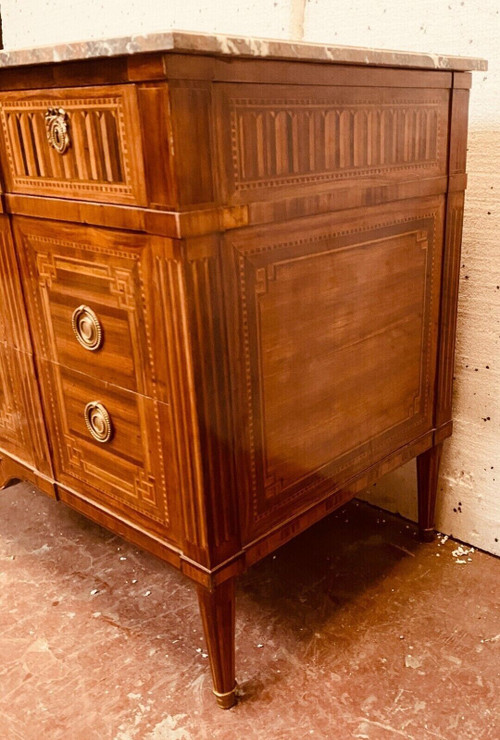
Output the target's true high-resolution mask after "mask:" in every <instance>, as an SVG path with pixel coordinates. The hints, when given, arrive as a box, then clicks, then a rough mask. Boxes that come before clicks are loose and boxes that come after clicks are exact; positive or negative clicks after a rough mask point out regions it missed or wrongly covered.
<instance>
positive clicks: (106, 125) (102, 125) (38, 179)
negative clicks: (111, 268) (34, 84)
mask: <svg viewBox="0 0 500 740" xmlns="http://www.w3.org/2000/svg"><path fill="white" fill-rule="evenodd" d="M0 117H1V120H2V128H3V139H4V145H3V153H2V158H3V162H2V169H3V172H4V176H5V184H6V189H7V191H8V192H13V193H26V194H35V195H50V196H56V197H60V198H71V199H79V200H90V201H100V202H104V203H125V204H134V205H144V204H145V203H146V195H145V183H144V168H143V162H142V146H141V127H140V121H139V113H138V106H137V93H136V89H135V87H134V86H133V85H110V86H106V87H92V88H87V87H82V88H71V89H70V88H68V89H56V90H50V91H48V90H47V91H43V92H40V91H38V92H26V93H5V94H3V95H1V96H0Z"/></svg>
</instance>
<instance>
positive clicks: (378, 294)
mask: <svg viewBox="0 0 500 740" xmlns="http://www.w3.org/2000/svg"><path fill="white" fill-rule="evenodd" d="M443 210H444V198H441V197H439V198H433V199H426V200H418V201H408V202H407V204H406V208H405V210H404V212H401V209H400V208H399V207H398V206H397V204H394V205H391V206H386V207H385V208H377V209H364V210H363V211H362V212H361V211H349V212H343V213H338V214H335V215H330V216H328V217H323V216H322V217H316V218H310V219H305V220H300V221H295V222H290V223H287V224H284V225H279V226H274V227H269V228H267V229H266V230H262V229H248V230H246V231H241V232H240V233H239V234H238V235H236V232H235V233H234V234H233V235H232V236H227V237H226V242H227V245H228V246H229V247H230V248H231V249H232V250H233V255H234V272H235V273H237V275H238V283H237V284H235V294H234V295H235V301H236V303H237V306H235V308H237V312H238V319H239V320H238V322H236V323H235V324H234V326H233V340H234V341H235V342H236V343H237V346H238V350H237V354H238V353H241V358H242V362H241V363H239V364H237V365H235V367H234V371H235V377H237V378H238V382H237V386H236V388H237V391H236V393H237V404H238V418H239V431H238V435H239V439H238V447H239V454H240V458H239V465H240V468H239V469H240V471H245V474H244V475H242V476H241V479H240V481H241V485H242V487H243V489H244V490H242V491H241V494H242V500H243V501H244V505H243V519H244V527H245V533H244V537H245V538H246V539H247V540H248V539H249V538H252V537H253V536H255V535H256V534H260V533H262V532H263V531H265V530H266V529H267V528H268V527H270V526H272V524H273V523H275V522H276V521H278V520H279V519H280V517H281V516H283V512H284V510H286V511H287V512H288V514H290V513H291V511H292V510H293V511H294V512H297V511H298V510H300V509H301V507H304V506H307V505H310V504H311V503H312V502H314V501H316V500H318V498H320V497H321V496H322V495H325V493H326V492H329V493H331V491H332V490H334V489H335V487H337V486H339V485H341V484H342V483H344V482H345V481H347V480H348V479H349V477H350V476H352V475H353V474H354V473H355V472H357V471H359V470H362V469H364V468H368V467H369V466H370V465H373V464H374V463H375V462H376V461H377V460H379V459H381V458H382V457H383V456H384V455H387V454H388V453H389V452H390V451H391V450H393V449H396V448H398V447H399V446H402V445H404V444H406V443H408V442H410V441H411V440H413V439H416V438H417V437H418V436H420V435H422V434H424V433H425V432H426V431H428V430H430V429H432V425H433V392H434V391H433V388H434V377H435V364H436V346H437V321H438V314H439V290H440V273H441V249H442V228H443V227H442V222H443Z"/></svg>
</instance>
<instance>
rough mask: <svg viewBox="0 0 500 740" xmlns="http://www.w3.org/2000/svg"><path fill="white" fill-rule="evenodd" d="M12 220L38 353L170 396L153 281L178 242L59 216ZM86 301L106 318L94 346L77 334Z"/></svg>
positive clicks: (146, 391)
mask: <svg viewBox="0 0 500 740" xmlns="http://www.w3.org/2000/svg"><path fill="white" fill-rule="evenodd" d="M13 222H14V227H15V234H16V242H17V245H18V249H19V253H20V258H21V261H22V269H23V279H24V281H25V285H26V286H27V290H26V297H27V301H28V308H29V312H30V318H31V321H32V326H33V327H34V328H35V331H34V335H35V336H34V341H35V345H36V349H37V352H38V353H39V355H40V356H41V357H43V358H45V359H48V360H52V361H54V362H58V363H61V364H63V365H67V366H69V367H72V368H75V369H78V370H81V371H83V372H87V373H88V374H89V375H94V376H96V377H98V378H102V379H103V380H107V381H109V382H110V383H113V384H115V385H118V386H121V387H123V388H127V389H130V390H133V391H137V392H139V393H143V394H145V395H148V396H154V397H156V398H159V399H160V400H164V401H166V400H168V389H167V384H168V381H167V376H168V372H169V371H168V369H167V362H166V351H165V346H164V344H163V343H162V340H161V339H160V334H159V332H158V331H157V329H158V326H157V325H156V323H155V316H154V314H155V312H156V311H157V306H156V303H157V301H156V298H157V296H156V295H155V292H154V290H153V285H154V284H155V283H156V282H157V281H156V278H155V277H154V275H155V273H156V272H157V269H158V268H157V262H156V260H157V258H160V257H161V256H163V257H166V256H168V254H170V253H171V241H170V240H168V239H162V238H160V237H149V236H145V235H143V234H133V233H127V232H121V231H112V230H109V229H108V230H106V229H96V228H90V227H85V226H83V225H74V224H62V223H57V222H52V221H37V220H35V219H23V218H14V219H13ZM80 306H85V307H87V308H88V309H90V310H91V311H92V312H93V314H94V315H95V317H96V319H97V321H98V323H99V326H100V330H101V343H100V346H99V347H98V348H97V349H95V350H89V349H87V348H85V347H84V346H82V344H81V343H80V342H79V341H78V340H77V337H76V336H75V333H74V329H73V321H72V318H73V314H74V312H75V310H77V309H78V308H79V307H80Z"/></svg>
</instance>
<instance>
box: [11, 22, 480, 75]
mask: <svg viewBox="0 0 500 740" xmlns="http://www.w3.org/2000/svg"><path fill="white" fill-rule="evenodd" d="M154 51H159V52H161V51H163V52H173V51H177V52H196V53H199V54H215V55H218V56H235V57H255V58H267V59H289V60H293V59H295V60H305V61H314V62H337V63H342V64H363V65H364V64H366V65H376V66H383V67H412V68H420V69H441V70H443V69H444V70H486V69H487V67H488V63H487V61H486V60H485V59H478V58H475V57H459V56H449V55H447V54H430V53H422V52H409V51H389V50H386V49H368V48H362V47H355V46H331V45H329V44H310V43H305V42H299V41H285V40H283V41H281V40H273V39H262V38H252V37H244V36H223V35H211V34H204V33H192V32H188V31H169V32H165V33H151V34H148V35H145V36H125V37H122V38H113V39H102V40H90V41H79V42H74V43H68V44H58V45H56V46H39V47H37V48H32V49H13V50H12V51H8V50H5V51H2V52H0V67H12V66H20V65H28V64H45V63H50V62H63V61H76V60H80V59H91V58H99V57H115V56H122V55H124V54H140V53H142V52H154Z"/></svg>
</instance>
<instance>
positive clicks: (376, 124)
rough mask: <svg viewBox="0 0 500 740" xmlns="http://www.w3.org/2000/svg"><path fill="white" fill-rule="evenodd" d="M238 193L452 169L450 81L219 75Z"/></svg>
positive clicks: (231, 196)
mask: <svg viewBox="0 0 500 740" xmlns="http://www.w3.org/2000/svg"><path fill="white" fill-rule="evenodd" d="M214 87H215V88H216V97H217V112H218V139H219V150H220V152H221V153H222V167H223V172H224V175H225V179H224V183H223V188H224V197H227V198H228V200H229V202H235V203H244V202H251V201H258V200H265V199H267V198H269V197H274V196H275V194H276V195H277V194H279V193H281V194H283V192H285V191H290V192H293V189H294V188H295V189H297V188H301V189H302V190H303V189H304V188H309V189H311V188H314V187H316V188H319V187H323V188H325V187H332V186H333V185H335V184H337V185H340V184H342V183H345V182H346V181H349V180H352V179H354V178H356V179H360V178H362V179H369V178H377V182H378V184H379V185H380V184H381V183H382V182H384V181H389V182H395V181H405V180H411V179H415V178H423V177H426V178H428V177H437V176H439V175H443V174H445V173H446V162H447V151H446V140H447V127H448V106H449V91H448V90H445V89H443V90H440V89H432V90H425V89H419V88H412V89H404V88H390V87H386V88H373V87H366V88H364V87H327V86H322V87H314V86H308V87H301V86H299V85H296V86H295V85H289V86H286V87H285V86H280V85H260V86H257V85H249V84H240V85H232V84H217V85H215V86H214Z"/></svg>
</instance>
